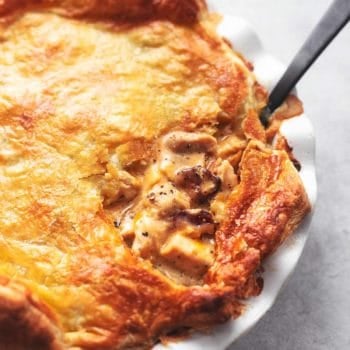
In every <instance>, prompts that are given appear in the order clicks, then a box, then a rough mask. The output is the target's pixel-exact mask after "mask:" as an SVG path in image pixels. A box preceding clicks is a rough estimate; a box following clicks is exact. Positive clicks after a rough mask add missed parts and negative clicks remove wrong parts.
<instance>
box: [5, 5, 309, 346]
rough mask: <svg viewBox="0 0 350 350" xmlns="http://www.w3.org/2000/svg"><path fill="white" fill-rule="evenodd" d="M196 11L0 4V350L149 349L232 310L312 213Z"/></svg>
mask: <svg viewBox="0 0 350 350" xmlns="http://www.w3.org/2000/svg"><path fill="white" fill-rule="evenodd" d="M219 20H220V19H219V16H218V15H214V14H210V13H208V12H207V9H206V5H205V3H204V2H203V1H201V0H108V1H107V0H106V1H96V0H80V1H77V0H40V1H37V0H35V1H34V0H33V1H30V0H3V1H0V192H1V196H0V348H1V349H26V350H41V349H45V350H46V349H51V350H53V349H55V350H61V349H84V350H85V349H105V350H107V349H130V348H142V349H143V348H149V347H151V346H152V344H154V343H155V342H157V341H158V340H159V339H161V338H162V337H164V336H166V335H169V334H171V333H174V332H178V333H179V332H180V333H181V332H183V331H185V330H204V329H208V328H209V327H210V326H212V325H215V324H218V323H221V322H224V321H226V320H227V319H229V318H231V317H237V316H239V314H240V313H241V312H242V310H243V306H242V304H244V302H243V303H242V300H244V299H245V298H247V297H250V296H255V295H258V294H259V292H260V291H261V288H262V278H261V271H262V263H263V261H264V258H265V257H266V256H268V255H269V254H270V253H272V252H273V251H274V250H275V249H276V248H277V247H278V246H279V245H280V244H281V243H282V242H283V241H284V240H285V239H286V237H288V235H290V234H291V233H292V232H293V230H294V229H295V228H296V227H297V226H298V224H299V223H300V221H301V220H302V219H303V217H304V216H305V215H306V214H307V212H308V211H309V209H310V205H309V202H308V199H307V196H306V193H305V190H304V188H303V185H302V182H301V180H300V178H299V175H298V171H297V169H296V166H295V165H296V164H297V163H296V161H295V159H294V158H293V156H292V153H291V152H290V149H289V147H288V145H287V143H286V142H285V140H282V139H280V140H279V142H277V143H276V146H274V147H273V146H272V143H271V139H272V138H273V136H274V135H275V134H276V132H277V130H278V123H279V121H280V120H281V119H282V118H284V117H286V116H291V115H293V114H295V113H298V112H300V108H301V105H300V103H299V102H298V100H297V99H296V98H295V97H290V98H289V100H288V101H287V102H288V103H287V104H286V105H285V106H284V107H283V108H282V109H281V110H280V111H279V113H277V114H276V116H275V118H274V121H273V122H272V124H271V127H270V128H269V129H267V130H265V129H264V128H263V126H262V125H261V124H260V122H259V118H258V115H259V113H260V111H261V109H262V108H263V107H264V106H265V104H266V98H267V94H266V91H265V89H264V88H263V87H262V86H260V85H259V84H258V82H257V81H256V78H255V76H254V74H253V72H252V67H251V65H250V64H249V63H248V62H246V61H245V60H244V58H243V57H242V56H241V55H239V54H237V53H236V52H235V51H234V50H233V49H232V48H231V47H230V46H229V45H228V43H227V42H226V41H225V40H224V39H223V38H221V37H220V36H218V34H217V33H216V25H217V24H218V23H219Z"/></svg>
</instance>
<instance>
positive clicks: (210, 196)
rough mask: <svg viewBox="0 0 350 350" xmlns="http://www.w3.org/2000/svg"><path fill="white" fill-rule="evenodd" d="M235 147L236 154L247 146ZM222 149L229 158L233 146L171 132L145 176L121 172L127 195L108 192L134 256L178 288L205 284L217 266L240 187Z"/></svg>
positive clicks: (107, 200)
mask: <svg viewBox="0 0 350 350" xmlns="http://www.w3.org/2000/svg"><path fill="white" fill-rule="evenodd" d="M231 143H232V142H231ZM233 143H234V145H232V146H233V147H231V151H232V152H233V153H237V152H240V149H238V148H239V146H242V145H245V143H243V144H242V141H241V140H239V142H238V145H237V142H236V143H235V142H233ZM222 147H224V148H225V152H226V153H225V156H227V155H228V154H229V153H230V150H229V148H230V147H229V146H228V145H227V140H223V141H219V142H218V140H217V139H216V138H215V137H213V136H211V135H210V134H208V133H205V132H185V131H171V132H168V133H167V134H165V135H164V136H163V137H161V138H159V140H158V141H157V150H156V152H155V156H154V157H153V158H152V157H151V159H149V160H148V164H149V165H148V167H145V171H144V174H142V176H139V174H136V173H135V174H134V175H133V174H132V173H129V172H126V171H125V169H124V170H121V171H120V175H119V178H118V180H120V179H121V176H123V178H124V184H123V185H119V188H121V189H124V190H125V193H122V192H121V191H122V190H120V189H119V190H118V194H117V196H116V195H114V196H113V195H112V194H111V193H110V192H108V191H107V190H106V188H107V189H108V188H110V187H109V186H108V185H106V184H105V185H104V187H102V188H104V189H105V190H104V192H103V191H102V192H103V193H104V194H106V193H110V197H108V198H106V197H105V200H104V202H105V206H106V209H107V211H109V212H110V213H112V215H113V218H114V222H115V226H116V228H117V229H118V230H119V232H120V234H121V235H122V237H123V239H124V240H125V242H126V243H127V244H128V245H129V247H130V248H131V249H132V251H133V252H134V253H135V254H137V255H139V256H140V257H141V258H143V259H147V260H149V261H151V262H152V264H153V265H154V266H155V267H157V268H158V269H159V270H160V271H161V272H162V273H164V274H165V275H167V276H168V277H170V278H171V279H174V280H176V282H178V283H182V284H185V285H192V284H201V283H202V278H203V276H204V275H205V273H206V272H207V270H208V268H209V267H210V266H211V265H212V264H213V262H214V255H215V239H214V234H215V231H216V230H217V228H218V225H219V223H220V222H221V221H222V219H223V216H224V212H225V203H226V202H227V198H228V196H229V194H230V193H231V191H232V190H233V188H234V187H235V186H236V185H237V182H238V181H237V175H236V173H235V170H234V167H233V165H232V164H231V163H230V162H229V161H228V160H225V159H223V158H221V157H220V156H219V153H220V151H221V152H222V150H221V148H222ZM112 160H113V158H112ZM113 163H114V165H115V166H117V165H116V164H117V163H118V162H117V161H116V159H114V160H113ZM114 185H115V183H114ZM130 186H131V187H132V188H130ZM115 194H116V191H115Z"/></svg>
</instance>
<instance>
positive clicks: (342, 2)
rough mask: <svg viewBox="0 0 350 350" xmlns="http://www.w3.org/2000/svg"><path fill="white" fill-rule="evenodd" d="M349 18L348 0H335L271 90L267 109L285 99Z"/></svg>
mask: <svg viewBox="0 0 350 350" xmlns="http://www.w3.org/2000/svg"><path fill="white" fill-rule="evenodd" d="M349 19H350V0H335V1H333V3H332V4H331V6H330V7H329V9H328V10H327V12H326V13H325V15H324V16H323V17H322V19H321V20H320V22H319V23H318V24H317V26H316V28H315V29H314V30H313V31H312V33H311V34H310V36H309V37H308V39H307V40H306V42H305V43H304V45H303V46H302V48H301V49H300V51H299V52H298V53H297V55H296V56H295V57H294V59H293V61H292V62H291V64H290V65H289V67H288V68H287V70H286V72H285V73H284V74H283V76H282V78H281V79H280V80H279V82H278V83H277V85H276V86H275V87H274V89H273V90H272V92H271V94H270V97H269V104H268V110H269V112H270V113H271V112H273V111H274V110H275V109H276V108H277V107H279V106H280V105H281V104H282V103H283V101H284V100H285V99H286V97H287V96H288V94H289V93H290V92H291V90H292V89H293V88H294V87H295V85H296V84H297V82H298V81H299V79H300V78H301V77H302V76H303V75H304V74H305V72H306V71H307V70H308V69H309V68H310V66H311V65H312V64H313V63H314V62H315V60H316V59H317V58H318V56H319V55H320V54H321V53H322V52H323V50H324V49H325V48H326V47H327V46H328V45H329V43H330V42H331V41H332V40H333V39H334V38H335V37H336V35H337V34H338V33H339V32H340V30H341V29H342V28H343V27H344V26H345V25H346V24H347V23H348V21H349Z"/></svg>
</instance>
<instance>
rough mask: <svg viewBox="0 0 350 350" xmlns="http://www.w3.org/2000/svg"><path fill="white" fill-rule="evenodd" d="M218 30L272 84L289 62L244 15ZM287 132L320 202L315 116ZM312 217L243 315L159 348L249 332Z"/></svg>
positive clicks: (272, 262) (268, 265)
mask: <svg viewBox="0 0 350 350" xmlns="http://www.w3.org/2000/svg"><path fill="white" fill-rule="evenodd" d="M211 8H214V6H211ZM218 12H219V11H218ZM218 31H219V33H220V34H221V35H222V36H224V37H225V38H227V39H228V40H229V41H230V42H231V43H232V44H233V45H234V49H235V50H236V51H238V52H240V53H242V54H243V55H244V57H246V58H247V59H248V60H249V61H250V62H252V63H253V65H254V72H255V74H256V76H257V79H258V81H259V82H260V83H261V84H262V85H263V86H265V87H266V88H267V89H269V90H271V88H272V87H273V86H274V85H275V84H276V82H277V80H278V79H279V77H280V76H281V74H282V73H283V71H284V70H285V66H284V65H283V64H282V63H281V62H279V61H278V60H276V59H275V58H274V57H272V56H271V55H269V54H267V53H266V52H265V51H264V49H263V46H262V44H261V41H260V39H259V37H258V35H257V34H256V33H255V31H254V30H253V28H252V27H251V26H250V25H249V24H248V23H247V22H246V21H245V20H243V19H241V18H237V17H232V16H225V17H224V18H223V21H222V22H221V24H220V26H219V28H218ZM281 132H282V134H283V135H284V136H285V137H286V138H287V139H288V142H289V144H290V145H291V146H292V147H293V150H294V154H295V155H296V157H297V159H298V160H299V161H300V163H301V165H302V168H301V171H300V177H301V179H302V181H303V183H304V186H305V189H306V191H307V194H308V196H309V199H310V202H311V204H312V206H313V207H314V205H315V202H316V196H317V184H316V174H315V136H314V131H313V127H312V124H311V121H310V120H309V119H308V117H307V116H306V115H305V114H302V115H300V116H297V117H295V118H292V119H289V120H287V121H285V122H284V123H283V124H282V127H281ZM311 218H312V213H311V214H310V215H309V216H308V217H307V218H306V219H305V220H304V221H303V223H302V224H301V225H300V227H299V228H298V229H297V231H296V232H295V233H294V234H293V235H292V236H291V237H290V238H289V239H287V241H286V242H285V243H284V244H283V245H282V246H281V247H280V248H279V249H278V250H277V252H276V253H274V254H273V255H272V256H271V257H269V258H268V259H267V260H266V261H265V262H264V268H265V272H264V275H263V277H264V289H263V291H262V293H261V294H260V295H259V296H258V297H256V298H252V299H250V300H248V301H247V302H246V305H247V309H246V311H245V313H244V314H243V315H242V316H241V317H239V318H238V319H236V320H231V321H229V322H227V323H226V324H224V325H221V326H218V327H216V328H215V329H214V330H213V331H212V332H210V334H198V333H195V334H194V335H193V336H191V337H190V338H189V339H186V340H184V341H181V342H176V343H170V344H167V345H166V346H165V345H161V344H158V345H157V346H155V347H154V350H165V349H168V350H169V349H171V350H202V349H206V350H224V349H226V348H227V347H228V346H230V345H231V344H232V343H233V342H234V341H235V340H237V339H238V338H239V337H240V336H241V335H243V334H244V333H246V332H248V331H249V330H250V329H251V328H252V327H253V326H254V325H255V324H256V323H257V322H258V321H259V320H260V319H261V318H262V317H263V316H264V315H265V313H266V312H267V311H268V310H269V309H270V308H271V306H272V305H273V303H274V302H275V300H276V298H277V296H278V294H279V292H280V290H281V288H282V287H283V285H284V283H285V282H286V280H287V279H288V277H289V276H290V275H291V273H292V272H293V270H294V269H295V267H296V265H297V263H298V260H299V259H300V256H301V254H302V251H303V248H304V246H305V243H306V240H307V237H308V232H309V227H310V223H311Z"/></svg>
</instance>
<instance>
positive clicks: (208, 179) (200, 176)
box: [174, 165, 221, 203]
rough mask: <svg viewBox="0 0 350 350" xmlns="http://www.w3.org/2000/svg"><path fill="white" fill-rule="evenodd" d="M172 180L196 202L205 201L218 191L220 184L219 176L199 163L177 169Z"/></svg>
mask: <svg viewBox="0 0 350 350" xmlns="http://www.w3.org/2000/svg"><path fill="white" fill-rule="evenodd" d="M174 181H175V184H176V185H177V186H179V187H181V188H183V189H184V190H185V191H186V192H187V193H188V194H189V196H190V197H191V199H192V200H193V201H194V202H197V203H204V202H206V201H207V200H208V199H210V198H211V197H212V196H213V195H215V194H216V193H217V192H218V191H219V189H220V185H221V180H220V178H219V177H217V176H215V175H214V174H213V173H211V172H210V171H209V170H208V169H205V168H203V167H202V166H199V165H198V166H195V167H192V168H185V169H181V170H179V171H178V172H177V174H176V176H175V180H174Z"/></svg>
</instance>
